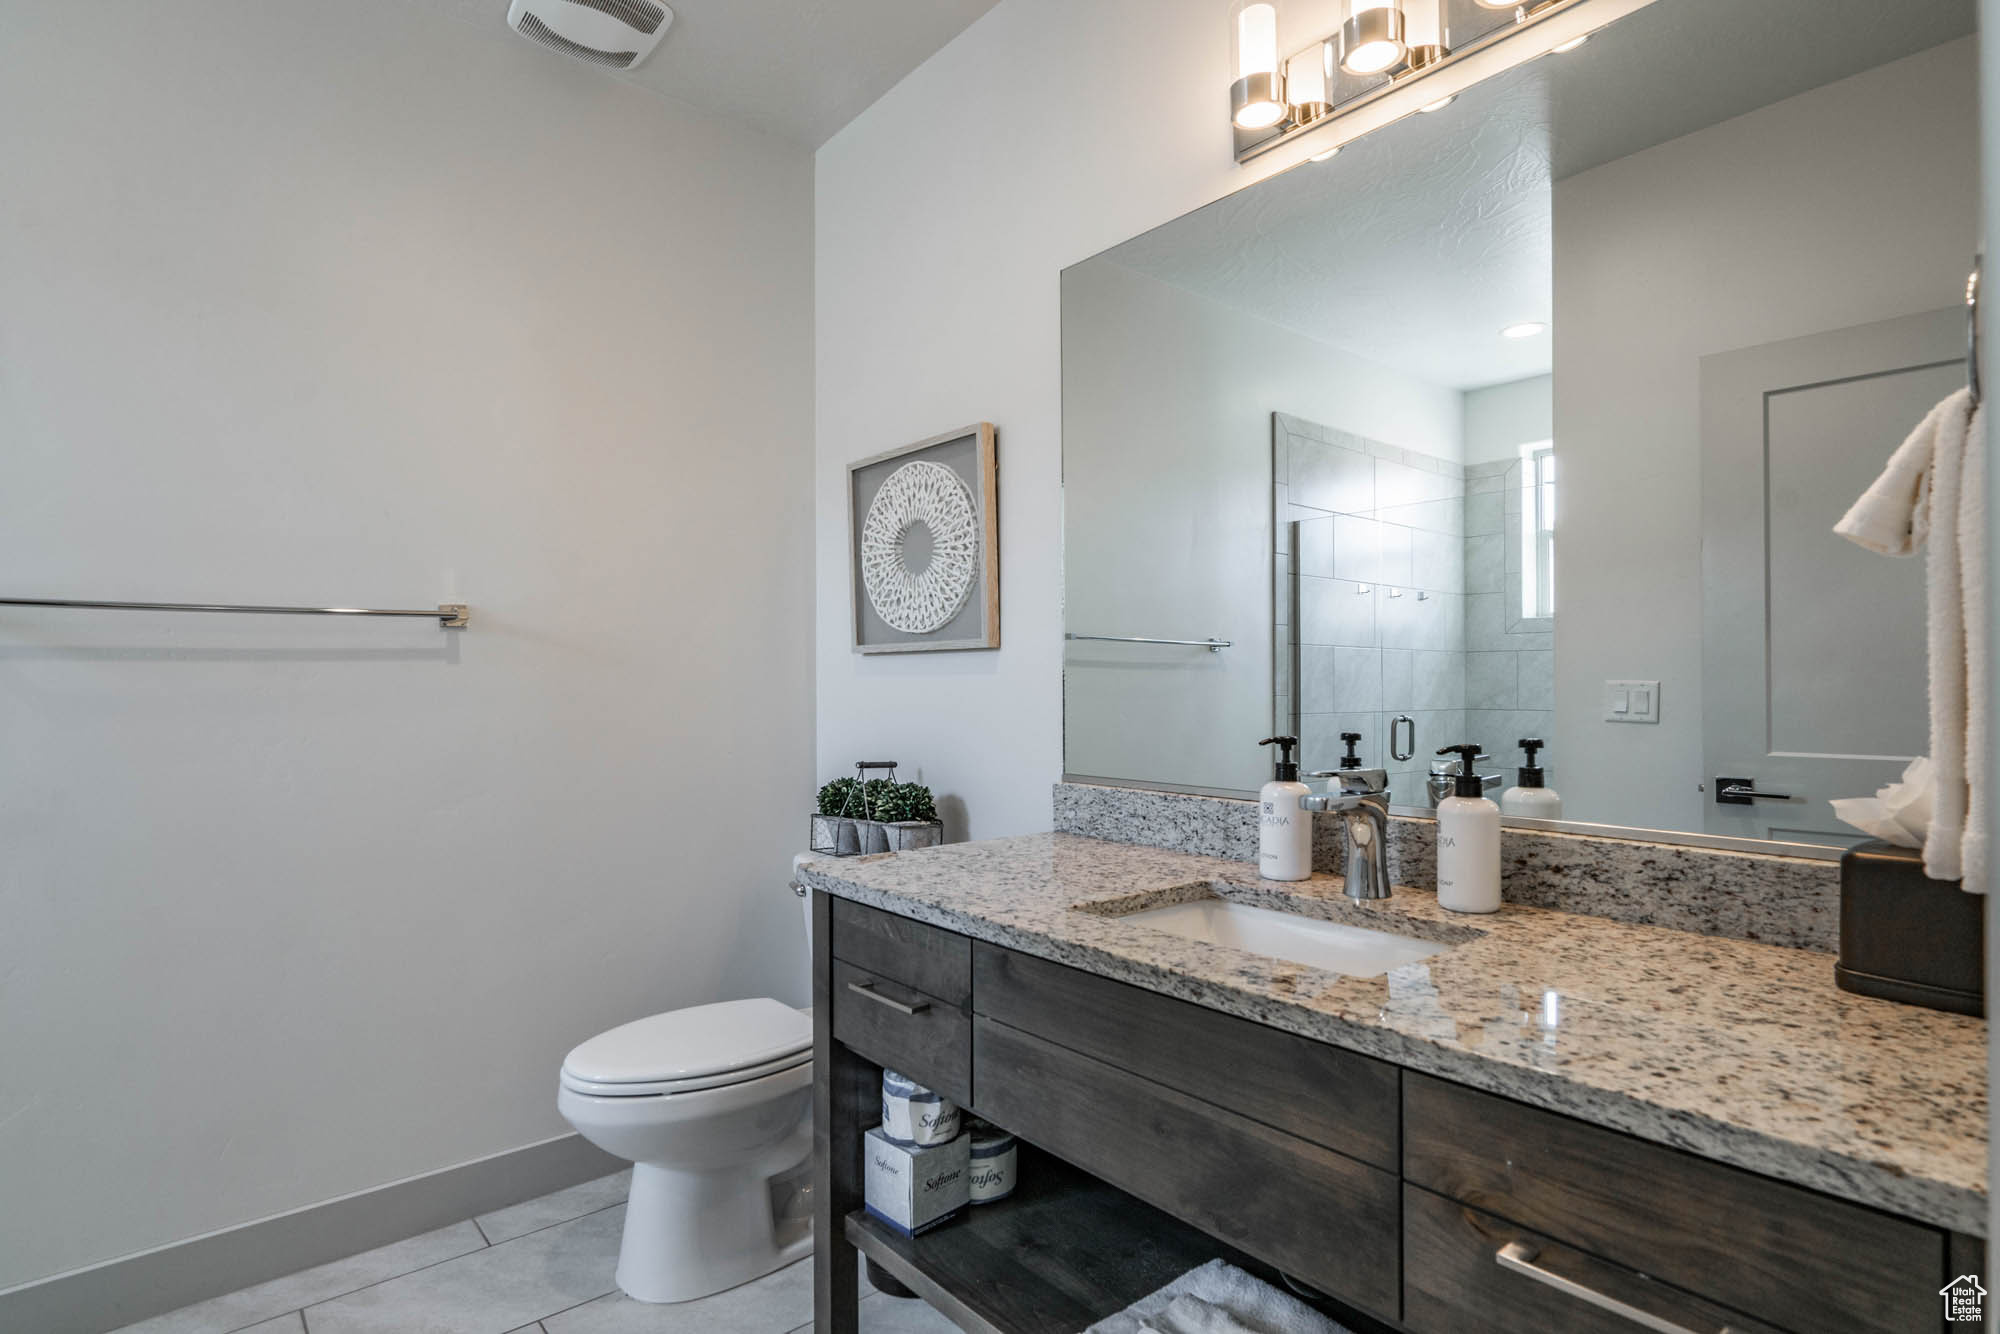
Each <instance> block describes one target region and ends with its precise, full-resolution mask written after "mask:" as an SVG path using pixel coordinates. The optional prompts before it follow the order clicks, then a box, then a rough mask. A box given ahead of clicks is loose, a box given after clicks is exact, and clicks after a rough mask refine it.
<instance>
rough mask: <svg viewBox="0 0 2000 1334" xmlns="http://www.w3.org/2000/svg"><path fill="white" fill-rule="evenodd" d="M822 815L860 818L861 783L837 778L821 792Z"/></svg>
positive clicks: (820, 809)
mask: <svg viewBox="0 0 2000 1334" xmlns="http://www.w3.org/2000/svg"><path fill="white" fill-rule="evenodd" d="M819 813H820V814H821V815H852V816H857V817H858V816H860V815H861V814H862V810H861V783H860V781H859V780H858V779H853V778H836V779H834V780H833V781H832V782H831V783H828V784H827V785H826V786H825V787H823V788H821V789H820V790H819Z"/></svg>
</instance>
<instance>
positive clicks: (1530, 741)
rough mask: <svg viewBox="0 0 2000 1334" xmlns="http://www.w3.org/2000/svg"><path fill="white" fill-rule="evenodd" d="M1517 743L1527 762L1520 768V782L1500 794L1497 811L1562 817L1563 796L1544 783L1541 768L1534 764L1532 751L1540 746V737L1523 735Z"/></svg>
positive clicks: (1541, 817)
mask: <svg viewBox="0 0 2000 1334" xmlns="http://www.w3.org/2000/svg"><path fill="white" fill-rule="evenodd" d="M1516 744H1518V745H1519V746H1520V747H1521V750H1522V753H1524V754H1525V755H1527V757H1528V762H1527V763H1526V764H1524V765H1522V766H1521V768H1520V775H1521V781H1520V782H1519V783H1517V784H1515V785H1514V786H1513V787H1510V788H1508V789H1507V790H1506V791H1505V792H1502V793H1501V794H1500V813H1501V814H1502V815H1521V816H1526V817H1528V818H1530V819H1534V820H1560V819H1562V814H1563V799H1562V796H1561V795H1560V794H1559V793H1557V791H1556V790H1555V789H1554V788H1552V787H1550V786H1548V785H1547V783H1546V782H1545V781H1544V779H1543V776H1542V767H1541V766H1540V765H1539V764H1536V763H1535V752H1536V751H1538V750H1540V749H1541V748H1542V745H1543V742H1542V739H1541V738H1540V737H1532V736H1524V737H1522V738H1521V739H1520V741H1519V742H1517V743H1516Z"/></svg>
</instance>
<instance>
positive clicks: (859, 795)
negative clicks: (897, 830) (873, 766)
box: [819, 778, 937, 823]
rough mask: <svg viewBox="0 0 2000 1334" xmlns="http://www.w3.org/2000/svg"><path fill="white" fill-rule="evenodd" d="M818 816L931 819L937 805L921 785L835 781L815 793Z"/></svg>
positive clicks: (926, 789)
mask: <svg viewBox="0 0 2000 1334" xmlns="http://www.w3.org/2000/svg"><path fill="white" fill-rule="evenodd" d="M819 813H820V814H821V815H846V816H851V817H853V818H855V819H859V820H881V821H885V822H890V823H893V822H895V821H898V820H935V819H937V802H936V801H935V800H934V799H933V798H932V797H931V790H930V789H929V788H927V787H925V786H924V785H923V784H922V783H892V782H890V781H889V780H888V779H886V778H871V779H869V780H868V781H867V782H865V783H864V782H862V781H860V780H859V779H855V778H836V779H834V780H833V781H832V782H830V783H828V784H827V785H826V786H825V787H822V788H821V789H820V790H819Z"/></svg>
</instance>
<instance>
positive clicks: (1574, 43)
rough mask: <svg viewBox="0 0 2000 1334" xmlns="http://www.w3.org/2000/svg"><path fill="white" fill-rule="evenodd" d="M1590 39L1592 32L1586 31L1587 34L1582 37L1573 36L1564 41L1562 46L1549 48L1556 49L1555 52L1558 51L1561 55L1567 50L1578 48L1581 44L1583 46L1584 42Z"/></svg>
mask: <svg viewBox="0 0 2000 1334" xmlns="http://www.w3.org/2000/svg"><path fill="white" fill-rule="evenodd" d="M1589 40H1590V34H1589V33H1585V34H1584V35H1583V36H1581V37H1572V38H1570V39H1569V40H1568V41H1566V42H1564V43H1563V44H1562V45H1561V46H1555V47H1550V48H1549V49H1550V50H1552V51H1554V52H1555V53H1556V54H1557V55H1561V54H1562V53H1564V52H1565V51H1574V50H1576V48H1578V47H1579V46H1582V45H1583V44H1584V43H1585V42H1587V41H1589Z"/></svg>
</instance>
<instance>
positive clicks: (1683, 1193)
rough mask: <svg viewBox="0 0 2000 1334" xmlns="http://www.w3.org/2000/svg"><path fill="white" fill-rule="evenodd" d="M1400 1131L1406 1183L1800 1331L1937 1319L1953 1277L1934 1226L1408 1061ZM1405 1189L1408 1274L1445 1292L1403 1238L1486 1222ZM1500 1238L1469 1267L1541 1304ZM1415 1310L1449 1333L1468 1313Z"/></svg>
mask: <svg viewBox="0 0 2000 1334" xmlns="http://www.w3.org/2000/svg"><path fill="white" fill-rule="evenodd" d="M1403 1133H1404V1152H1403V1175H1404V1177H1405V1178H1406V1179H1407V1180H1408V1181H1409V1183H1410V1184H1411V1186H1412V1187H1421V1188H1422V1190H1423V1191H1428V1192H1432V1193H1433V1195H1434V1197H1442V1199H1443V1200H1444V1201H1456V1202H1457V1203H1459V1204H1462V1205H1467V1206H1472V1207H1473V1208H1476V1209H1477V1210H1480V1211H1483V1212H1485V1213H1486V1214H1489V1215H1494V1216H1497V1217H1500V1218H1504V1219H1506V1220H1508V1221H1509V1222H1511V1223H1514V1224H1518V1225H1520V1226H1521V1227H1524V1228H1532V1229H1534V1230H1535V1231H1536V1232H1537V1233H1539V1234H1541V1237H1542V1238H1545V1239H1547V1240H1548V1241H1550V1242H1554V1243H1559V1244H1560V1245H1562V1246H1568V1247H1573V1248H1575V1250H1576V1251H1578V1252H1582V1253H1586V1254H1588V1255H1591V1256H1597V1257H1601V1258H1602V1259H1603V1260H1605V1261H1609V1262H1610V1264H1611V1265H1612V1266H1614V1267H1622V1268H1623V1269H1624V1271H1625V1273H1626V1274H1627V1275H1629V1276H1632V1277H1636V1276H1638V1275H1646V1276H1649V1277H1650V1278H1651V1279H1655V1280H1658V1281H1659V1283H1660V1284H1671V1285H1673V1287H1675V1288H1678V1289H1680V1290H1682V1291H1683V1292H1685V1293H1688V1294H1693V1295H1694V1296H1696V1297H1699V1298H1704V1299H1708V1300H1711V1301H1713V1302H1716V1303H1719V1304H1722V1305H1726V1306H1729V1307H1732V1308H1734V1309H1735V1310H1736V1311H1739V1312H1743V1313H1745V1314H1748V1315H1753V1316H1756V1317H1758V1318H1760V1319H1762V1320H1766V1321H1769V1322H1771V1323H1772V1324H1774V1325H1776V1326H1778V1327H1780V1328H1787V1329H1795V1330H1799V1331H1801V1332H1802V1334H1805V1332H1808V1331H1809V1332H1810V1334H1867V1332H1868V1331H1878V1330H1917V1329H1925V1328H1928V1327H1930V1326H1933V1325H1935V1324H1936V1323H1937V1321H1938V1319H1939V1310H1940V1306H1941V1303H1940V1302H1939V1300H1938V1297H1937V1288H1938V1286H1939V1285H1940V1284H1942V1283H1943V1282H1944V1281H1945V1279H1944V1277H1940V1278H1939V1280H1938V1283H1936V1284H1931V1283H1927V1282H1926V1281H1925V1280H1926V1279H1927V1278H1928V1277H1929V1276H1930V1275H1932V1274H1938V1275H1944V1267H1945V1241H1946V1238H1945V1234H1944V1233H1942V1232H1940V1231H1939V1230H1938V1229H1936V1228H1932V1227H1926V1226H1924V1225H1922V1224H1918V1223H1912V1222H1909V1221H1906V1220H1904V1219H1900V1218H1894V1217H1891V1216H1890V1215H1888V1214H1883V1213H1878V1212H1876V1211H1875V1210H1873V1209H1867V1208H1863V1207H1861V1206H1859V1205H1854V1204H1849V1203H1847V1202H1846V1201H1844V1200H1837V1199H1833V1198H1830V1197H1828V1196H1825V1195H1821V1194H1819V1193H1817V1192H1815V1191H1809V1190H1805V1189H1803V1188H1802V1187H1798V1186H1792V1185H1787V1184H1785V1183H1783V1182H1779V1181H1772V1180H1770V1179H1768V1178H1766V1177H1760V1176H1756V1175H1755V1174H1753V1173H1750V1172H1745V1171H1742V1170H1741V1169H1738V1168H1734V1167H1727V1166H1724V1165H1723V1164H1720V1163H1714V1162H1710V1161H1708V1160H1707V1159H1704V1158H1698V1157H1695V1156H1694V1155H1693V1154H1689V1153H1683V1152H1681V1151H1680V1150H1678V1149H1669V1148H1665V1147H1663V1146H1661V1145H1658V1144H1651V1143H1648V1142H1646V1141H1644V1140H1638V1139H1634V1138H1632V1137H1631V1136H1629V1135H1622V1134H1619V1133H1618V1132H1616V1131H1611V1130H1605V1129H1603V1128H1602V1127H1599V1126H1593V1125H1590V1124H1587V1123H1586V1122H1582V1121H1578V1120H1575V1119H1573V1118H1571V1117H1567V1116H1559V1115H1557V1114H1555V1113H1553V1112H1545V1111H1542V1110H1541V1109H1539V1108H1536V1107H1528V1106H1525V1105H1523V1104H1521V1103H1518V1102H1513V1101H1510V1100H1509V1099H1506V1098H1499V1097H1495V1096H1493V1095H1492V1094H1489V1093H1480V1092H1477V1091H1475V1090H1473V1089H1468V1088H1465V1087H1462V1086H1460V1085H1457V1084H1450V1083H1447V1082H1445V1081H1444V1080H1441V1079H1435V1078H1432V1077H1431V1076H1429V1075H1422V1074H1417V1073H1415V1072H1414V1071H1405V1072H1404V1074H1403ZM1405 1199H1406V1212H1405V1239H1406V1240H1405V1275H1406V1283H1407V1285H1408V1287H1409V1289H1410V1290H1411V1291H1412V1292H1414V1293H1419V1294H1424V1295H1426V1296H1434V1297H1439V1298H1443V1299H1445V1300H1446V1301H1448V1300H1449V1298H1450V1293H1449V1291H1448V1289H1449V1288H1450V1286H1451V1284H1452V1282H1453V1280H1452V1279H1451V1278H1450V1277H1448V1276H1447V1274H1446V1273H1445V1272H1444V1270H1448V1269H1449V1268H1450V1267H1449V1266H1445V1267H1443V1270H1441V1269H1434V1268H1431V1267H1428V1266H1423V1265H1418V1264H1413V1263H1410V1261H1409V1254H1408V1253H1409V1250H1410V1247H1411V1245H1412V1244H1413V1243H1418V1242H1422V1243H1423V1245H1422V1246H1421V1248H1420V1249H1421V1250H1422V1251H1423V1252H1424V1253H1426V1254H1440V1253H1449V1251H1450V1249H1451V1248H1450V1247H1446V1246H1443V1245H1442V1244H1441V1242H1440V1240H1439V1239H1440V1238H1441V1237H1442V1236H1443V1235H1445V1234H1446V1233H1449V1234H1450V1235H1453V1236H1456V1237H1457V1238H1459V1239H1460V1241H1461V1242H1462V1243H1464V1244H1470V1238H1471V1236H1472V1234H1473V1233H1474V1232H1476V1231H1477V1230H1478V1229H1477V1226H1476V1225H1474V1224H1472V1223H1469V1222H1468V1223H1466V1224H1464V1225H1462V1226H1460V1227H1458V1228H1456V1229H1441V1228H1440V1227H1439V1226H1438V1225H1437V1216H1438V1213H1439V1209H1441V1208H1444V1209H1448V1208H1449V1207H1450V1206H1449V1205H1448V1204H1446V1205H1439V1206H1434V1207H1428V1208H1427V1209H1425V1210H1419V1211H1411V1210H1410V1209H1409V1206H1408V1204H1407V1201H1409V1200H1410V1199H1411V1197H1410V1196H1406V1197H1405ZM1500 1249H1501V1248H1500V1245H1498V1244H1495V1245H1491V1246H1486V1247H1485V1248H1484V1258H1483V1260H1481V1261H1479V1262H1478V1263H1477V1264H1476V1265H1475V1266H1474V1267H1475V1269H1476V1270H1477V1272H1478V1273H1479V1274H1480V1275H1481V1276H1482V1278H1481V1281H1480V1283H1479V1284H1478V1285H1477V1287H1478V1289H1479V1290H1480V1291H1481V1292H1482V1293H1483V1294H1485V1295H1487V1296H1489V1297H1496V1300H1497V1296H1496V1294H1499V1295H1504V1294H1507V1293H1513V1294H1517V1295H1519V1297H1520V1298H1521V1300H1522V1301H1524V1302H1527V1301H1529V1300H1530V1298H1531V1297H1532V1298H1533V1299H1535V1300H1536V1301H1537V1302H1539V1300H1540V1298H1541V1293H1536V1292H1532V1291H1531V1290H1532V1289H1535V1288H1536V1287H1537V1286H1540V1287H1541V1289H1542V1290H1543V1291H1544V1292H1546V1291H1552V1289H1550V1288H1549V1287H1548V1285H1547V1284H1546V1283H1542V1284H1539V1285H1538V1282H1537V1279H1536V1278H1535V1277H1533V1276H1530V1275H1528V1274H1526V1273H1524V1272H1522V1271H1520V1270H1518V1269H1517V1270H1513V1271H1510V1270H1508V1269H1506V1268H1504V1267H1503V1266H1502V1265H1501V1264H1500V1263H1499V1262H1498V1256H1499V1252H1500ZM1545 1267H1547V1268H1555V1267H1556V1266H1555V1265H1554V1264H1553V1262H1552V1263H1551V1264H1550V1265H1549V1266H1545ZM1607 1272H1609V1271H1607ZM1945 1277H1948V1276H1945ZM1575 1281H1577V1282H1579V1283H1582V1284H1584V1286H1593V1284H1592V1283H1591V1281H1590V1280H1588V1279H1585V1278H1578V1279H1576V1280H1575ZM1610 1281H1611V1282H1612V1283H1613V1285H1614V1288H1615V1287H1616V1286H1617V1285H1620V1284H1627V1283H1629V1282H1630V1281H1631V1279H1630V1278H1627V1277H1620V1276H1618V1275H1616V1274H1615V1273H1614V1274H1612V1275H1611V1279H1610ZM1656 1286H1657V1285H1656ZM1565 1300H1566V1301H1568V1302H1569V1304H1570V1305H1571V1306H1572V1307H1574V1306H1577V1305H1579V1304H1580V1303H1581V1299H1578V1298H1567V1299H1565ZM1416 1304H1420V1303H1413V1305H1416ZM1503 1304H1504V1303H1503ZM1411 1323H1412V1328H1414V1329H1418V1330H1424V1329H1436V1330H1438V1331H1440V1334H1442V1332H1443V1331H1445V1330H1450V1329H1456V1328H1461V1327H1462V1326H1457V1325H1454V1324H1452V1323H1451V1322H1449V1321H1445V1322H1442V1323H1438V1324H1433V1325H1425V1324H1422V1323H1418V1322H1415V1321H1413V1322H1411ZM1712 1324H1713V1322H1710V1324H1709V1325H1705V1324H1703V1323H1700V1322H1696V1323H1692V1324H1690V1325H1689V1328H1691V1329H1696V1330H1701V1329H1706V1328H1709V1327H1710V1325H1712Z"/></svg>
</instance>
